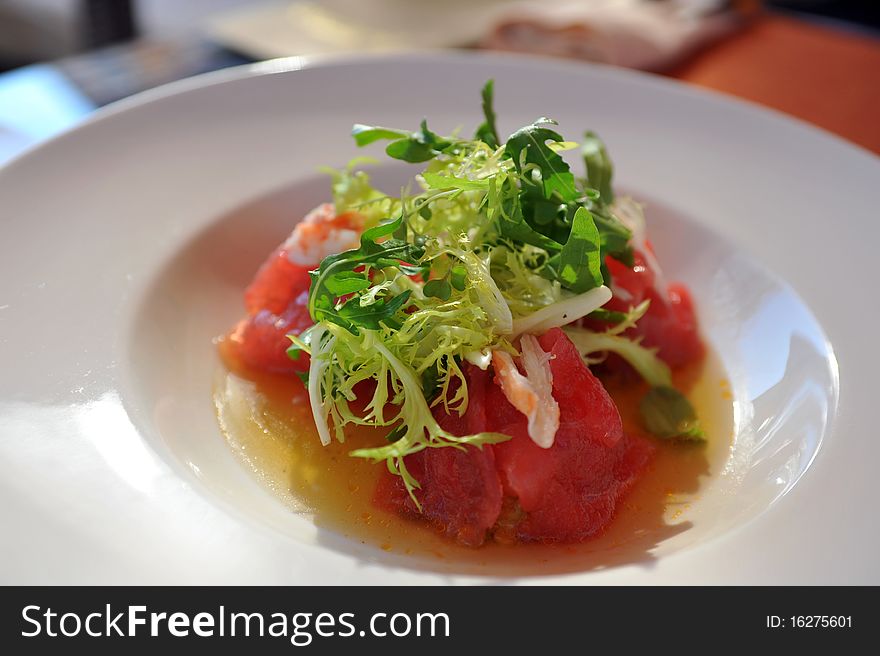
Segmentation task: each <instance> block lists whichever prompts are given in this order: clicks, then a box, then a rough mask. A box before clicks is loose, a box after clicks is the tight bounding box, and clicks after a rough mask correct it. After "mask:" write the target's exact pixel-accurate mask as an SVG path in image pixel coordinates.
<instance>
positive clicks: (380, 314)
mask: <svg viewBox="0 0 880 656" xmlns="http://www.w3.org/2000/svg"><path fill="white" fill-rule="evenodd" d="M402 224H403V218H402V217H399V218H398V219H396V220H395V221H390V222H388V223H383V224H380V225H377V226H375V227H373V228H370V229H369V230H366V231H364V233H363V234H362V235H361V245H360V247H359V248H356V249H353V250H349V251H344V252H342V253H338V254H336V255H330V256H328V257H325V258H324V259H323V260H322V261H321V265H320V266H319V267H318V269H317V270H315V271H310V272H309V275H310V276H311V278H312V284H311V287H310V288H309V314H310V315H311V317H312V320H313V321H315V323H318V322H319V321H329V322H332V323H335V324H337V325H340V326H342V327H344V328H345V329H347V330H348V331H350V332H352V333H354V334H358V326H361V327H365V328H373V329H377V328H379V327H380V324H381V322H385V323H388V322H390V321H391V319H392V317H393V316H394V314H395V313H396V312H397V311H399V310H400V309H401V307H402V306H403V304H404V303H405V302H406V300H407V299H408V297H409V292H405V293H404V294H399V295H398V296H397V297H395V298H393V299H390V298H383V297H380V298H377V299H376V301H375V302H374V303H372V304H370V305H368V306H366V307H361V306H360V301H359V299H358V298H357V297H355V298H352V299H350V300H349V301H348V302H346V303H345V304H343V306H342V307H340V308H337V307H336V301H337V299H338V298H339V297H340V296H345V295H347V294H350V293H354V292H356V291H361V290H362V289H366V288H367V287H369V281H366V278H365V277H364V276H363V274H359V273H356V272H355V271H354V269H356V268H359V267H362V266H373V267H378V268H383V267H396V268H398V269H401V270H403V269H404V268H406V269H407V270H410V269H414V270H416V271H418V270H419V269H417V268H414V267H412V266H408V265H407V263H408V262H417V261H418V260H419V259H420V258H421V257H422V255H423V253H424V250H423V249H422V248H421V247H419V246H416V245H415V244H411V243H408V242H405V241H401V240H399V239H393V238H392V239H387V237H389V235H392V234H394V232H395V231H397V230H399V229H400V227H401V226H402ZM382 239H384V241H381V242H380V241H379V240H382ZM361 281H366V282H367V284H366V286H363V282H361ZM355 287H357V289H354V288H355Z"/></svg>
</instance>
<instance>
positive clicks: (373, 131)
mask: <svg viewBox="0 0 880 656" xmlns="http://www.w3.org/2000/svg"><path fill="white" fill-rule="evenodd" d="M351 136H353V137H354V141H355V143H356V144H357V145H358V146H360V147H363V146H367V145H369V144H371V143H373V142H374V141H380V140H382V139H395V140H396V139H408V138H409V137H410V134H409V132H404V131H403V130H392V129H391V128H382V127H378V126H375V125H363V124H361V123H355V124H354V125H353V126H352V128H351Z"/></svg>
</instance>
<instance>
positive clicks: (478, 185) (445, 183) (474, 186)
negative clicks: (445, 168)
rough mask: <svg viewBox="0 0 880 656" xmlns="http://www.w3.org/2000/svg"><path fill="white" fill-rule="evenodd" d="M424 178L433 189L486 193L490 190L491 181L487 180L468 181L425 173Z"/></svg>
mask: <svg viewBox="0 0 880 656" xmlns="http://www.w3.org/2000/svg"><path fill="white" fill-rule="evenodd" d="M422 178H424V180H425V182H427V183H428V187H430V188H431V189H461V190H462V191H486V190H487V189H489V183H490V182H491V180H489V178H485V179H483V180H468V179H466V178H455V177H452V176H450V175H440V174H439V173H432V172H430V171H425V172H424V173H422Z"/></svg>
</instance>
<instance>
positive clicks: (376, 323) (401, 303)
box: [334, 289, 412, 332]
mask: <svg viewBox="0 0 880 656" xmlns="http://www.w3.org/2000/svg"><path fill="white" fill-rule="evenodd" d="M411 294H412V291H411V290H409V289H408V290H406V291H405V292H403V293H401V294H398V295H397V296H392V297H389V298H387V299H386V298H376V301H375V302H374V303H371V304H370V305H362V304H361V303H360V299H357V298H352V299H349V300H348V301H346V302H345V303H344V304H343V305H342V307H340V308H339V309H338V310H337V311H336V317H335V319H337V320H336V321H334V323H339V324H340V325H342V326H343V327H346V328H348V325H351V326H353V327H355V328H356V329H357V328H369V329H370V330H379V329H380V328H381V327H382V324H383V323H385V324H387V325H391V326H393V325H395V321H394V315H396V314H397V313H398V312H399V311H400V310H402V309H403V308H404V307H406V303H407V301H409V297H410V295H411ZM338 319H343V320H344V321H346V322H348V325H346V324H345V323H342V322H340V321H338ZM352 332H354V331H352Z"/></svg>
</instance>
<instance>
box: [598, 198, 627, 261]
mask: <svg viewBox="0 0 880 656" xmlns="http://www.w3.org/2000/svg"><path fill="white" fill-rule="evenodd" d="M606 210H607V208H604V207H593V208H591V214H592V215H593V221H594V222H595V223H596V228H597V229H598V230H599V237H600V238H601V243H602V251H603V252H604V253H606V254H608V255H611V256H612V257H613V258H614V259H616V260H618V261H620V262H623V263H624V264H626V265H627V266H632V265H633V250H632V246H630V243H629V241H630V239H632V232H631V231H630V229H629V228H627V227H626V226H625V225H624V224H623V223H621V222H620V220H619V219H618V218H617V217H615V216H614V215H613V214H611V213H609V212H607V211H606Z"/></svg>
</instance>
